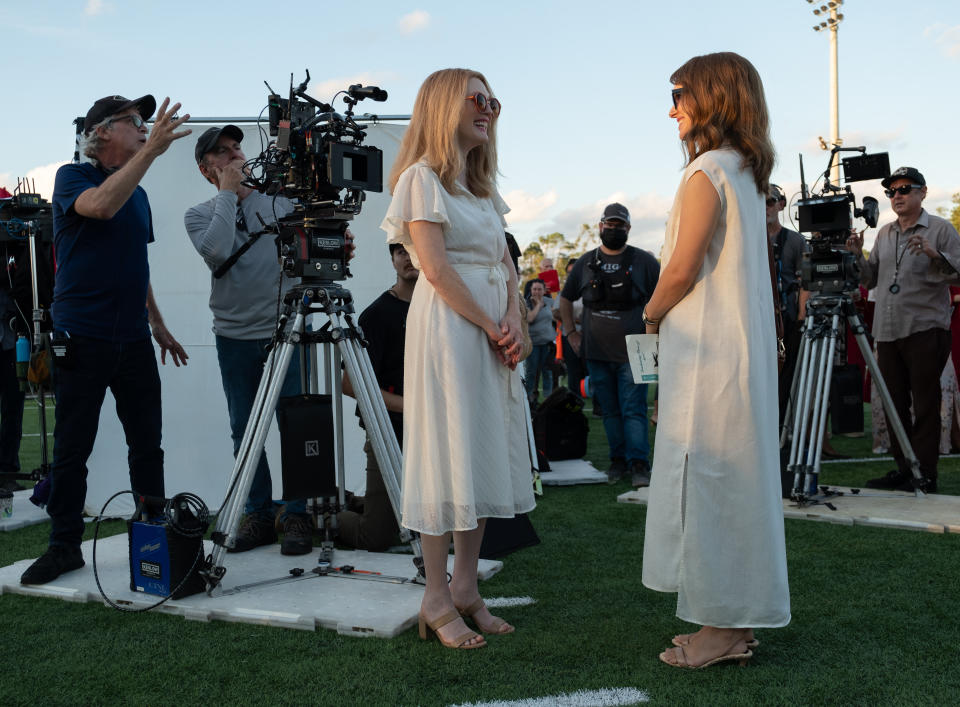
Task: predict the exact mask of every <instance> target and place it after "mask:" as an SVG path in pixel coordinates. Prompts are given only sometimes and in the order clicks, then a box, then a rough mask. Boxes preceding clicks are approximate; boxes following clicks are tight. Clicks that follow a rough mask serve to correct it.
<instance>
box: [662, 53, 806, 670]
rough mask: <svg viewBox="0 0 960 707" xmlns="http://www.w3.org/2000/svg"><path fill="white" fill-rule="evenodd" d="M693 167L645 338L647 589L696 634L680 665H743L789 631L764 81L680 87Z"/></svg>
mask: <svg viewBox="0 0 960 707" xmlns="http://www.w3.org/2000/svg"><path fill="white" fill-rule="evenodd" d="M670 80H671V82H672V83H673V84H674V88H673V107H672V108H671V110H670V117H671V118H673V119H675V120H676V121H677V127H678V130H679V134H680V140H681V142H682V145H683V149H684V152H685V154H686V157H687V166H686V170H685V171H684V174H683V179H682V181H681V183H680V187H679V188H678V190H677V196H676V199H675V201H674V204H673V209H672V210H671V212H670V219H669V221H668V225H667V234H666V243H665V245H664V250H663V269H662V270H661V274H660V281H659V284H658V285H657V288H656V290H655V291H654V293H653V296H652V297H651V298H650V301H649V303H648V304H647V307H646V310H645V314H644V318H645V319H646V320H647V332H648V333H657V332H659V334H660V381H659V383H660V385H659V390H660V416H659V424H658V426H657V448H656V453H655V455H654V461H653V472H652V474H651V478H652V480H651V483H650V501H649V505H648V506H647V524H646V534H645V537H644V546H643V583H644V585H646V586H647V587H649V588H651V589H655V590H658V591H662V592H675V593H677V616H678V617H679V618H681V619H683V620H684V621H689V622H691V623H695V624H699V625H700V626H701V628H700V630H698V631H697V632H695V633H692V634H680V635H678V636H674V638H673V644H674V646H675V647H673V648H669V649H668V650H666V651H664V652H663V653H661V654H660V659H661V660H662V661H663V662H665V663H667V664H669V665H672V666H676V667H684V668H699V667H706V666H708V665H713V664H715V663H719V662H723V661H730V660H735V661H739V662H741V663H745V662H746V661H747V660H748V659H749V658H751V657H752V655H753V653H752V649H753V648H754V647H755V646H756V645H757V640H756V638H755V637H754V635H753V629H754V628H758V627H778V626H784V625H786V624H787V623H788V622H789V621H790V596H789V590H788V587H787V563H786V551H785V546H784V536H783V511H782V506H781V502H780V475H779V450H778V440H777V413H778V405H777V354H776V341H777V337H776V333H775V327H774V312H773V293H772V289H771V284H770V279H771V278H770V270H769V261H768V256H767V238H766V230H765V222H764V214H765V208H764V207H765V205H764V197H765V195H766V194H767V192H768V188H769V181H768V180H769V176H770V171H771V168H772V166H773V161H774V153H773V147H772V146H771V144H770V138H769V128H768V119H767V107H766V100H765V98H764V93H763V86H762V84H761V82H760V77H759V75H758V74H757V71H756V69H755V68H754V67H753V65H751V64H750V62H748V61H747V60H746V59H744V58H743V57H741V56H738V55H736V54H732V53H720V54H709V55H706V56H699V57H694V58H693V59H691V60H690V61H688V62H687V63H686V64H684V65H683V66H682V67H680V68H679V69H677V71H675V72H674V74H673V76H672V77H671V79H670Z"/></svg>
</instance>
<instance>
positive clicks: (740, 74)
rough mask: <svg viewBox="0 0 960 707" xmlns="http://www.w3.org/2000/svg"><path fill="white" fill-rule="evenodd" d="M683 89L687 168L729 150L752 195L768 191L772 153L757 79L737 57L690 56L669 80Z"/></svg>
mask: <svg viewBox="0 0 960 707" xmlns="http://www.w3.org/2000/svg"><path fill="white" fill-rule="evenodd" d="M670 81H671V83H674V84H677V85H679V86H681V87H682V88H683V94H682V97H681V99H680V100H681V101H682V106H683V110H684V111H685V112H686V113H687V115H688V116H690V123H691V125H690V131H689V132H688V133H687V136H686V138H684V141H683V147H684V151H685V153H686V157H687V164H690V162H692V161H693V160H695V159H696V158H697V157H699V156H700V155H702V154H703V153H704V152H707V151H709V150H715V149H717V148H719V147H721V146H723V145H729V146H730V147H732V148H734V149H735V150H736V151H737V152H739V153H740V154H741V155H742V157H743V163H742V164H743V166H744V167H746V168H748V169H749V170H750V171H751V172H752V173H753V181H754V182H756V184H757V191H758V192H760V193H761V194H766V193H767V192H768V191H769V190H770V172H771V171H772V170H773V163H774V161H775V158H776V156H775V152H774V149H773V144H772V143H771V142H770V119H769V114H768V112H767V99H766V97H765V95H764V92H763V83H762V82H761V81H760V74H759V73H758V72H757V70H756V68H754V66H753V64H751V63H750V62H749V61H747V60H746V59H744V58H743V57H742V56H740V55H739V54H734V53H733V52H718V53H716V54H704V55H703V56H695V57H693V58H692V59H690V60H689V61H688V62H687V63H685V64H684V65H683V66H681V67H680V68H679V69H677V70H676V71H674V72H673V75H672V76H671V77H670Z"/></svg>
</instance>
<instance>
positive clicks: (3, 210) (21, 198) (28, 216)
mask: <svg viewBox="0 0 960 707" xmlns="http://www.w3.org/2000/svg"><path fill="white" fill-rule="evenodd" d="M31 228H32V229H33V232H34V233H35V234H36V235H37V236H38V237H39V239H40V240H41V241H42V242H45V243H52V242H53V207H52V206H51V205H50V202H49V201H47V200H46V199H43V198H41V197H40V195H39V194H29V193H25V192H18V193H17V194H15V195H14V197H13V198H12V199H4V200H3V201H0V242H3V241H26V240H27V237H28V236H29V232H30V229H31Z"/></svg>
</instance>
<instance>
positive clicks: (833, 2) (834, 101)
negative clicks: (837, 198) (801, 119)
mask: <svg viewBox="0 0 960 707" xmlns="http://www.w3.org/2000/svg"><path fill="white" fill-rule="evenodd" d="M807 2H808V3H809V4H811V5H817V0H807ZM841 5H843V0H829V2H827V3H826V4H823V5H819V6H817V7H814V9H813V14H814V15H816V16H817V18H818V19H820V18H823V19H822V20H821V21H820V22H819V23H818V24H815V25H814V26H813V29H814V31H815V32H820V31H823V30H827V31H829V32H830V144H831V145H842V144H843V140H841V139H840V78H839V75H838V69H837V29H838V28H839V27H840V22H841V21H842V20H843V13H842V12H840V11H839V10H840V6H841ZM830 181H831V182H833V183H834V184H839V183H840V155H839V153H838V154H836V155H834V158H833V161H832V162H831V164H830Z"/></svg>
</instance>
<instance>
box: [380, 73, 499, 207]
mask: <svg viewBox="0 0 960 707" xmlns="http://www.w3.org/2000/svg"><path fill="white" fill-rule="evenodd" d="M473 78H476V79H480V81H482V82H483V85H484V87H486V89H487V94H488V95H489V96H490V97H491V98H492V97H493V92H492V91H491V90H490V84H489V83H487V79H486V78H485V77H484V75H483V74H481V73H480V72H479V71H473V70H471V69H441V70H440V71H435V72H433V73H432V74H430V75H429V76H428V77H427V79H426V81H424V82H423V85H422V86H421V87H420V91H419V92H418V93H417V100H416V101H414V104H413V114H412V115H411V117H410V125H409V126H408V127H407V132H405V133H404V135H403V141H402V142H401V143H400V151H399V152H398V154H397V159H396V160H395V161H394V163H393V169H392V170H391V172H390V193H391V194H392V193H393V190H394V188H395V187H396V186H397V180H398V179H400V175H401V174H402V173H403V170H405V169H406V168H407V167H409V166H410V165H412V164H414V163H416V162H419V161H420V160H425V161H426V163H427V164H428V165H430V168H431V169H432V170H433V171H434V172H436V173H437V176H438V177H439V178H440V183H441V184H443V188H444V189H446V190H447V191H448V192H449V193H451V194H456V193H458V192H459V191H460V189H458V188H457V187H456V186H455V184H454V181H455V180H456V179H457V177H459V176H460V173H461V172H463V171H464V164H463V158H462V157H461V156H460V149H459V147H458V146H457V127H458V126H459V124H460V115H461V112H462V111H463V106H464V104H465V101H464V98H465V97H466V95H467V83H468V82H469V81H470V79H473ZM487 135H488V136H489V139H488V140H487V142H486V143H485V144H483V145H478V146H477V147H475V148H473V149H472V150H470V152H468V153H467V157H466V162H467V164H466V182H467V184H466V186H467V189H468V190H469V191H470V193H472V194H473V195H474V196H478V197H481V198H486V197H490V196H493V193H494V190H495V184H496V175H497V119H496V118H494V119H493V120H491V121H490V126H489V127H488V129H487Z"/></svg>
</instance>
